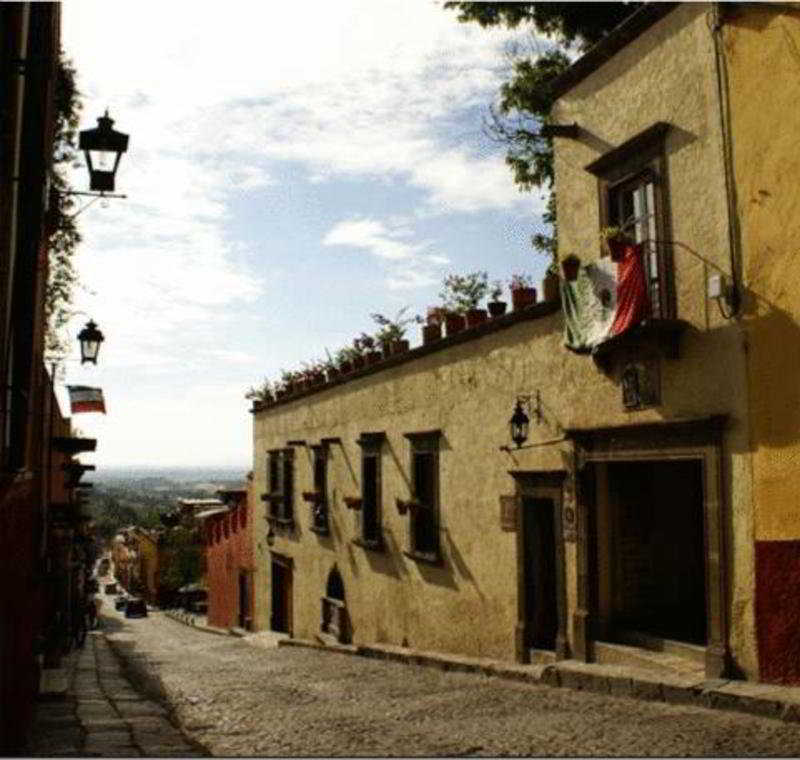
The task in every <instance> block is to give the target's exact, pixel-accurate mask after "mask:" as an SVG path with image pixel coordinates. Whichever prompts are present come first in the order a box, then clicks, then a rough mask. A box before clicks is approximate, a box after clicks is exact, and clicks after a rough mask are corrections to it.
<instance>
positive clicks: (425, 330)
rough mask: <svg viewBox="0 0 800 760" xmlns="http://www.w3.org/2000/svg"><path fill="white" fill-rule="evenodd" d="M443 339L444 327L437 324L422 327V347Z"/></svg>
mask: <svg viewBox="0 0 800 760" xmlns="http://www.w3.org/2000/svg"><path fill="white" fill-rule="evenodd" d="M441 337H442V326H441V325H440V324H439V323H438V322H436V323H434V324H428V325H423V326H422V345H423V346H427V345H428V344H429V343H433V342H434V341H437V340H440V339H441Z"/></svg>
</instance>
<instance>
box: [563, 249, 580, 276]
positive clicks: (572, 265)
mask: <svg viewBox="0 0 800 760" xmlns="http://www.w3.org/2000/svg"><path fill="white" fill-rule="evenodd" d="M580 267H581V260H580V259H579V258H578V257H577V256H576V255H575V254H574V253H571V254H570V255H569V256H567V258H565V259H564V260H563V261H562V262H561V269H562V270H563V272H564V278H565V279H566V280H567V282H575V280H577V279H578V270H579V269H580Z"/></svg>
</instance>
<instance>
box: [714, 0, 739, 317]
mask: <svg viewBox="0 0 800 760" xmlns="http://www.w3.org/2000/svg"><path fill="white" fill-rule="evenodd" d="M723 14H724V11H723V9H722V8H721V3H718V2H717V3H714V4H713V6H712V10H711V35H712V37H713V40H714V63H715V70H716V79H717V103H718V105H719V125H720V134H721V136H722V164H723V167H724V171H725V199H726V202H727V207H728V250H729V253H730V268H731V286H730V290H729V291H728V293H727V294H726V299H725V300H726V301H727V303H728V307H729V309H730V311H729V312H728V313H726V312H725V311H724V310H723V311H722V315H723V316H724V317H725V318H726V319H733V318H734V317H739V316H741V313H740V312H741V306H742V289H741V279H742V277H741V274H742V272H741V267H742V250H741V230H740V228H739V215H738V210H737V205H738V204H737V200H736V179H735V175H734V171H733V139H732V135H731V118H730V91H729V87H728V69H727V65H726V60H725V49H724V45H723V40H722V29H723V25H724V20H723ZM720 309H721V310H722V306H721V305H720Z"/></svg>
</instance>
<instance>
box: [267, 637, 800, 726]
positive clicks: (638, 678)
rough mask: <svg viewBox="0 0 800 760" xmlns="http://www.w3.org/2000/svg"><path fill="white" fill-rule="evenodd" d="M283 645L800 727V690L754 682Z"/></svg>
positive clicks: (304, 642)
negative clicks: (692, 680)
mask: <svg viewBox="0 0 800 760" xmlns="http://www.w3.org/2000/svg"><path fill="white" fill-rule="evenodd" d="M278 646H279V647H282V646H289V647H304V648H308V649H319V650H324V651H327V652H336V653H339V654H350V655H359V656H361V657H370V658H373V659H378V660H388V661H393V662H402V663H405V664H408V665H421V666H424V667H434V668H439V669H440V670H444V671H450V672H462V673H480V674H482V675H486V676H496V677H498V678H505V679H507V680H513V681H521V682H524V683H532V684H541V685H543V686H555V687H560V688H565V689H573V690H575V691H586V692H591V693H595V694H605V695H607V696H612V697H628V698H632V699H638V700H647V701H652V702H663V703H666V704H672V705H691V706H695V707H705V708H710V709H713V710H728V711H734V712H742V713H747V714H749V715H755V716H758V717H761V718H773V719H778V720H782V721H784V722H786V723H800V689H798V688H791V687H782V686H772V685H769V684H759V683H754V682H751V681H728V680H724V679H713V680H708V681H700V682H697V683H686V682H685V681H684V682H681V681H680V679H669V678H665V679H660V680H659V679H658V678H656V679H654V678H652V677H648V675H647V674H643V673H642V672H641V671H638V672H637V671H633V670H631V671H630V673H622V674H621V673H618V672H615V671H619V670H621V669H620V668H613V667H608V666H604V665H597V664H591V663H583V662H578V661H569V660H562V661H560V662H558V663H555V664H549V665H520V664H516V663H509V662H504V661H502V660H493V659H488V658H475V657H460V656H458V655H449V654H443V653H440V652H424V651H417V650H414V649H408V648H406V647H394V646H389V645H379V644H373V645H359V646H352V645H344V644H337V645H326V644H323V643H320V642H316V641H311V640H308V639H286V640H284V641H279V642H278Z"/></svg>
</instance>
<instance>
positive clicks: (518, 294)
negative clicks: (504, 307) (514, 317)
mask: <svg viewBox="0 0 800 760" xmlns="http://www.w3.org/2000/svg"><path fill="white" fill-rule="evenodd" d="M535 303H536V288H515V289H514V290H512V291H511V304H512V307H513V309H514V311H522V310H523V309H527V308H528V307H529V306H533V305H534V304H535Z"/></svg>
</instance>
